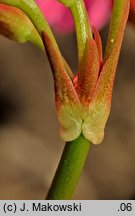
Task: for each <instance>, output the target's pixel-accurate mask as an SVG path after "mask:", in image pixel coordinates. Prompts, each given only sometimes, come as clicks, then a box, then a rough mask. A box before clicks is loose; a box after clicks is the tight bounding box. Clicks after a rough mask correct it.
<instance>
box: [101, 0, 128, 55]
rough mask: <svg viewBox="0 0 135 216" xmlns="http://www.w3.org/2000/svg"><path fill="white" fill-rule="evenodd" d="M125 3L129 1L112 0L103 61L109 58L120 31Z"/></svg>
mask: <svg viewBox="0 0 135 216" xmlns="http://www.w3.org/2000/svg"><path fill="white" fill-rule="evenodd" d="M126 2H130V0H114V3H113V11H112V17H111V22H110V28H109V35H108V40H107V46H106V51H105V59H107V58H108V57H109V55H110V53H111V51H112V49H113V47H114V44H115V40H116V37H117V35H118V32H119V29H120V25H121V17H122V15H123V11H124V7H125V3H126ZM127 10H128V8H127Z"/></svg>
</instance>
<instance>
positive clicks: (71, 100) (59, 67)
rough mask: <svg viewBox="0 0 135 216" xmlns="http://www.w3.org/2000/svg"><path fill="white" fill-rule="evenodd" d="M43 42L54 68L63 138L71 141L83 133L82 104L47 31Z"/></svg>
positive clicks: (56, 98) (57, 105)
mask: <svg viewBox="0 0 135 216" xmlns="http://www.w3.org/2000/svg"><path fill="white" fill-rule="evenodd" d="M42 38H43V42H44V45H45V49H46V52H47V55H48V59H49V62H50V65H51V68H52V72H53V78H54V88H55V103H56V111H57V116H58V119H59V123H60V134H61V137H62V138H63V140H65V141H71V140H74V139H76V138H77V137H78V136H79V135H80V134H81V125H82V120H81V105H80V101H79V98H78V96H77V93H76V91H75V89H74V86H73V83H72V80H71V78H70V77H69V75H68V74H67V72H66V69H65V65H64V62H63V58H62V56H61V54H60V52H59V51H58V50H57V49H55V47H54V46H53V44H52V43H51V39H50V37H49V35H48V34H47V33H46V32H43V33H42Z"/></svg>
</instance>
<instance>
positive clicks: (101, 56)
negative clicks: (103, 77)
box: [93, 27, 103, 65]
mask: <svg viewBox="0 0 135 216" xmlns="http://www.w3.org/2000/svg"><path fill="white" fill-rule="evenodd" d="M93 33H94V40H95V42H96V45H97V48H98V53H99V59H100V65H102V61H103V52H102V41H101V37H100V35H99V32H98V31H97V30H96V28H95V27H93Z"/></svg>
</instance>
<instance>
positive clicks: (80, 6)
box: [70, 0, 92, 63]
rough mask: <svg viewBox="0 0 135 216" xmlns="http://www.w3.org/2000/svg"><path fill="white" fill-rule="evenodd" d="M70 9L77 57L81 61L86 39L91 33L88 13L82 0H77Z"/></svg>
mask: <svg viewBox="0 0 135 216" xmlns="http://www.w3.org/2000/svg"><path fill="white" fill-rule="evenodd" d="M70 11H71V13H72V16H73V18H74V23H75V28H76V36H77V46H78V59H79V63H80V62H81V59H82V56H83V54H84V49H85V45H86V40H87V39H90V38H92V33H91V29H90V25H89V20H88V15H87V12H86V8H85V5H84V1H82V0H78V1H75V2H74V4H72V5H71V7H70Z"/></svg>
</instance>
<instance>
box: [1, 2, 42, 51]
mask: <svg viewBox="0 0 135 216" xmlns="http://www.w3.org/2000/svg"><path fill="white" fill-rule="evenodd" d="M0 34H1V35H3V36H5V37H7V38H9V39H11V40H15V41H19V42H27V41H30V42H32V43H34V44H36V45H38V46H39V47H43V43H42V40H41V38H40V36H39V34H38V32H37V30H36V28H35V27H34V25H33V23H32V22H31V21H30V19H29V18H28V17H27V15H25V14H24V12H22V11H21V10H20V9H18V8H16V7H12V6H9V5H5V4H0Z"/></svg>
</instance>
